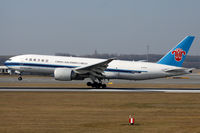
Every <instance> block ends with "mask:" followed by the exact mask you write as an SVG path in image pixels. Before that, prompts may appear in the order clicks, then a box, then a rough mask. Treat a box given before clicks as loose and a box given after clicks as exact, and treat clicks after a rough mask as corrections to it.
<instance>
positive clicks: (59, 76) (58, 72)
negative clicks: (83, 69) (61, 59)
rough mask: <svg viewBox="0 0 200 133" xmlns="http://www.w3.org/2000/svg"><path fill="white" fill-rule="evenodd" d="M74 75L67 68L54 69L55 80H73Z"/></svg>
mask: <svg viewBox="0 0 200 133" xmlns="http://www.w3.org/2000/svg"><path fill="white" fill-rule="evenodd" d="M75 77H76V73H75V72H74V71H73V70H72V69H69V68H56V69H55V70H54V78H55V80H61V81H71V80H73V79H75Z"/></svg>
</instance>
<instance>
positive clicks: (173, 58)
mask: <svg viewBox="0 0 200 133" xmlns="http://www.w3.org/2000/svg"><path fill="white" fill-rule="evenodd" d="M193 40H194V36H187V37H185V38H184V39H183V40H182V41H181V42H180V43H179V44H178V45H176V46H175V47H174V48H173V49H171V50H170V51H169V52H168V53H167V54H166V55H165V56H163V57H162V58H161V59H160V60H159V61H158V62H157V63H158V64H164V65H171V66H178V67H181V66H182V64H183V61H184V60H185V57H186V55H187V53H188V51H189V49H190V46H191V44H192V42H193Z"/></svg>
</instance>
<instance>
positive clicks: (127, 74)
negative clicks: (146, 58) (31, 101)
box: [4, 36, 195, 88]
mask: <svg viewBox="0 0 200 133" xmlns="http://www.w3.org/2000/svg"><path fill="white" fill-rule="evenodd" d="M194 38H195V37H194V36H186V37H185V38H184V39H183V40H182V41H181V42H179V43H178V44H177V45H176V46H175V47H174V48H172V49H171V50H170V51H169V52H168V53H167V54H166V55H164V56H163V57H162V58H161V59H160V60H159V61H158V62H156V63H152V62H141V61H125V60H116V59H115V58H109V59H96V58H83V57H66V56H49V55H36V54H27V55H18V56H14V57H11V58H9V59H8V60H7V61H5V63H4V64H5V66H7V67H8V69H9V71H10V73H12V72H13V71H14V73H17V74H18V75H19V77H18V80H22V74H23V73H24V72H31V73H40V74H53V75H54V78H55V80H59V81H71V80H84V79H86V78H89V79H91V82H87V85H88V86H91V87H93V88H106V84H105V83H103V82H104V81H105V80H106V79H107V80H110V79H124V80H147V79H156V78H164V77H171V76H177V75H183V74H189V73H192V70H193V69H192V68H184V67H182V64H183V61H184V60H185V57H186V55H187V53H188V51H189V48H190V46H191V44H192V42H193V40H194Z"/></svg>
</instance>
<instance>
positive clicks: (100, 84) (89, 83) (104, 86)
mask: <svg viewBox="0 0 200 133" xmlns="http://www.w3.org/2000/svg"><path fill="white" fill-rule="evenodd" d="M87 86H91V87H92V88H96V89H99V88H106V84H102V83H98V82H94V83H91V82H87Z"/></svg>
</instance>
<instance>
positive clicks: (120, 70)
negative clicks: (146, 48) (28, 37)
mask: <svg viewBox="0 0 200 133" xmlns="http://www.w3.org/2000/svg"><path fill="white" fill-rule="evenodd" d="M104 60H106V59H96V58H82V57H81V58H80V57H65V56H48V55H19V56H14V57H12V58H10V59H9V60H7V61H6V62H5V65H6V66H7V67H8V68H9V69H11V70H14V71H18V72H21V73H23V72H31V73H43V74H54V71H55V69H56V68H70V69H72V70H73V69H75V68H78V67H84V66H88V65H92V64H96V63H98V62H102V61H104ZM179 69H184V71H177V72H173V73H172V72H169V71H167V70H179ZM188 73H190V70H189V69H185V68H183V67H176V66H170V65H163V64H158V63H150V62H140V61H124V60H113V61H111V62H110V63H109V64H108V67H107V68H106V70H105V71H104V76H105V78H106V79H126V80H146V79H154V78H163V77H169V76H175V75H182V74H188ZM87 78H89V77H87Z"/></svg>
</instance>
